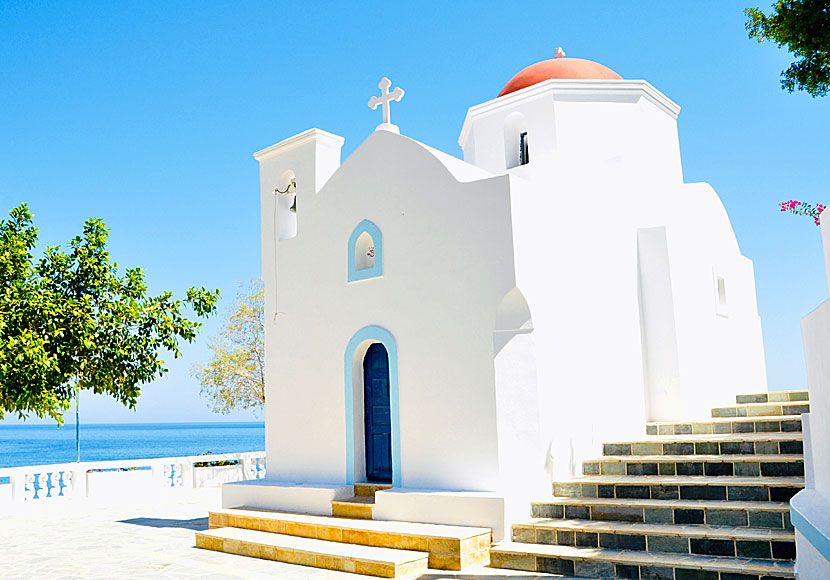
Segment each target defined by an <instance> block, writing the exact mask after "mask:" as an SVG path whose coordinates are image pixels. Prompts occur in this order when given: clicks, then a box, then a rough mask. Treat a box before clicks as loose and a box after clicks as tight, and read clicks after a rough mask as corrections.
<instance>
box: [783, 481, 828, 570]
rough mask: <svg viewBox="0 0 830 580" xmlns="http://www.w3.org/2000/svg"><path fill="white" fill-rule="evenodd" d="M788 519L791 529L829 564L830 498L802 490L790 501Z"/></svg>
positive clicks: (808, 490) (811, 490) (816, 492)
mask: <svg viewBox="0 0 830 580" xmlns="http://www.w3.org/2000/svg"><path fill="white" fill-rule="evenodd" d="M790 519H791V520H792V523H793V527H794V528H795V529H796V530H798V531H799V532H800V533H801V535H803V536H804V537H805V538H807V540H808V541H809V542H810V543H811V544H812V545H813V547H814V548H815V549H816V550H818V552H819V553H820V554H821V555H822V556H823V557H824V559H825V560H827V561H828V562H830V498H828V497H827V496H826V495H824V494H823V493H821V492H819V491H816V490H815V489H802V490H801V491H799V492H798V493H797V494H795V495H794V496H793V498H792V499H791V500H790Z"/></svg>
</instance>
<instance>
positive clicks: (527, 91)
mask: <svg viewBox="0 0 830 580" xmlns="http://www.w3.org/2000/svg"><path fill="white" fill-rule="evenodd" d="M546 95H549V96H551V97H553V98H554V100H560V101H564V100H568V99H569V98H570V97H577V96H584V95H589V96H596V97H603V98H604V99H607V98H609V97H610V98H612V99H618V100H623V101H625V100H629V101H630V100H633V98H635V97H636V98H639V97H645V98H646V99H648V100H649V101H650V102H652V103H654V104H655V105H656V106H657V107H659V108H660V109H661V110H662V111H663V112H665V113H666V114H667V115H670V116H671V117H672V118H673V119H677V115H678V114H679V113H680V105H678V104H677V103H675V102H674V101H672V100H671V99H669V98H668V97H667V96H666V95H664V94H663V93H661V92H660V91H658V90H657V89H656V88H654V87H653V86H652V85H651V84H650V83H649V82H648V81H644V80H626V79H622V80H614V79H597V80H584V79H551V80H547V81H543V82H541V83H537V84H535V85H531V86H529V87H527V88H524V89H521V90H519V91H516V92H515V93H511V94H509V95H505V96H503V97H497V98H495V99H493V100H490V101H487V102H486V103H482V104H480V105H476V106H474V107H470V109H469V110H468V111H467V117H466V118H465V119H464V126H463V127H462V128H461V135H460V136H459V137H458V144H459V145H461V147H464V144H465V143H466V142H467V136H468V134H469V132H470V125H471V123H472V120H473V119H475V118H476V117H479V116H481V115H484V114H487V113H490V112H492V111H497V110H499V109H502V108H506V107H513V106H514V105H516V104H517V103H521V102H522V101H526V100H530V99H535V98H537V97H540V96H546Z"/></svg>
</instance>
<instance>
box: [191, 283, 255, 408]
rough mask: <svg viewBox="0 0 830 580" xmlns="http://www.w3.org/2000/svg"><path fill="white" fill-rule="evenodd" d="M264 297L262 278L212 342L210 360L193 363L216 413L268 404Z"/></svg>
mask: <svg viewBox="0 0 830 580" xmlns="http://www.w3.org/2000/svg"><path fill="white" fill-rule="evenodd" d="M264 297H265V290H264V288H263V286H262V283H261V282H259V281H252V282H251V283H250V284H249V286H248V288H247V289H246V290H243V291H241V292H240V293H239V294H238V296H237V301H236V304H235V305H234V306H233V308H232V309H231V311H230V312H229V313H228V315H227V317H226V319H225V321H224V323H223V325H222V328H221V329H220V331H219V333H218V334H217V335H216V336H214V337H212V338H211V339H210V341H209V342H208V346H209V348H210V350H211V351H212V353H213V354H212V356H211V359H210V362H208V364H207V365H206V366H203V365H198V364H197V365H194V366H193V370H192V372H193V374H194V375H195V376H196V378H197V379H198V380H199V382H200V383H201V385H202V391H201V393H202V396H203V397H205V398H206V399H207V400H208V405H209V406H210V408H211V410H212V411H213V412H214V413H222V414H227V413H229V412H230V411H231V410H233V409H237V408H238V409H262V407H263V406H264V405H265V310H264V306H263V300H264Z"/></svg>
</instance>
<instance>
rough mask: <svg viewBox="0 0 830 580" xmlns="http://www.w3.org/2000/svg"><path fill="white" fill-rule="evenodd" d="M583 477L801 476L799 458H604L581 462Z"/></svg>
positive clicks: (693, 456) (779, 456) (712, 456)
mask: <svg viewBox="0 0 830 580" xmlns="http://www.w3.org/2000/svg"><path fill="white" fill-rule="evenodd" d="M582 473H583V475H712V476H730V475H734V476H745V477H760V476H763V477H803V476H804V456H803V455H782V454H778V455H608V456H605V457H601V458H597V459H592V460H589V461H584V462H583V463H582Z"/></svg>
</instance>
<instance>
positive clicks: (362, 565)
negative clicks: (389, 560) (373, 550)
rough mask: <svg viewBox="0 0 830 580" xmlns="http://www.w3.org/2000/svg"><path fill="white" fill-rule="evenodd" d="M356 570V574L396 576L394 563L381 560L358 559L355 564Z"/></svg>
mask: <svg viewBox="0 0 830 580" xmlns="http://www.w3.org/2000/svg"><path fill="white" fill-rule="evenodd" d="M354 571H355V573H356V574H366V575H369V576H380V577H382V578H394V577H395V566H394V565H392V564H381V563H379V562H361V561H356V562H355V564H354Z"/></svg>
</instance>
